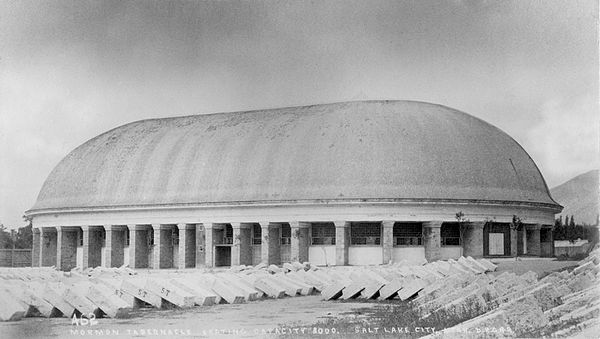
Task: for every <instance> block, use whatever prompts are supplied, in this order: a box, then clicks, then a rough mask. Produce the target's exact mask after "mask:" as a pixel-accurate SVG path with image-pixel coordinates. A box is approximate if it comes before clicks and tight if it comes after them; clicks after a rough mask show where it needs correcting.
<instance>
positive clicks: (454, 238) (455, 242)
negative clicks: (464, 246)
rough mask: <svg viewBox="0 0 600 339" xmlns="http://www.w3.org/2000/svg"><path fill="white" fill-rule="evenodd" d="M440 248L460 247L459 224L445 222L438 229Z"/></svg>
mask: <svg viewBox="0 0 600 339" xmlns="http://www.w3.org/2000/svg"><path fill="white" fill-rule="evenodd" d="M440 236H441V238H442V246H460V245H461V244H460V224H459V223H457V222H445V223H443V224H442V227H441V229H440Z"/></svg>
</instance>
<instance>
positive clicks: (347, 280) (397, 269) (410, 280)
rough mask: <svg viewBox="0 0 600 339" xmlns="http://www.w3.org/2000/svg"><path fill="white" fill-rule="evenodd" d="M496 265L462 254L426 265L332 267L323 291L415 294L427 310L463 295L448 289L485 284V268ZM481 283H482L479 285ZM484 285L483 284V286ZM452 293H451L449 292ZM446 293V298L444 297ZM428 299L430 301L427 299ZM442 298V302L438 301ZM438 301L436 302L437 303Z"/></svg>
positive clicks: (333, 294) (381, 296)
mask: <svg viewBox="0 0 600 339" xmlns="http://www.w3.org/2000/svg"><path fill="white" fill-rule="evenodd" d="M495 269H496V265H494V264H493V263H492V262H490V261H489V260H487V259H473V258H471V257H466V258H465V257H460V258H459V259H458V260H452V259H450V260H448V261H436V262H432V263H425V264H423V265H407V264H405V263H399V264H390V265H382V266H368V267H347V266H346V267H332V268H328V269H326V270H322V271H325V272H326V274H325V275H324V277H323V278H324V279H327V280H326V281H325V282H324V284H325V285H323V290H322V291H321V295H322V296H323V300H336V299H342V300H343V299H353V298H366V299H377V300H388V299H400V300H408V299H411V298H416V300H418V301H419V302H420V303H422V304H423V305H424V306H423V312H424V314H427V313H428V311H432V310H435V309H437V308H439V307H441V306H440V305H446V304H447V303H448V302H449V301H453V300H456V299H457V296H460V297H461V298H463V296H465V293H464V292H463V293H462V294H458V293H455V291H454V290H452V291H451V292H452V293H449V292H450V290H448V289H447V288H446V287H447V285H448V284H449V283H450V284H451V286H452V288H453V289H459V287H460V289H463V288H467V287H469V288H470V290H469V293H468V294H474V293H475V292H474V291H473V289H472V287H473V286H476V287H477V288H478V290H481V289H484V288H485V283H484V282H482V281H484V280H485V279H488V278H487V276H486V275H485V274H484V273H485V272H490V271H494V270H495ZM478 284H479V285H478ZM480 285H481V286H480ZM449 294H451V297H448V295H449ZM442 297H443V298H442ZM428 302H429V303H428ZM439 302H443V303H442V304H440V305H438V303H439ZM436 305H437V306H436Z"/></svg>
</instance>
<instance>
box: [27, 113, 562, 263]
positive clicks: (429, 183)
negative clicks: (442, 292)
mask: <svg viewBox="0 0 600 339" xmlns="http://www.w3.org/2000/svg"><path fill="white" fill-rule="evenodd" d="M561 209H562V207H561V206H560V205H558V204H557V203H556V202H555V201H554V200H552V198H551V197H550V194H549V191H548V187H547V186H546V183H545V181H544V178H543V177H542V175H541V174H540V171H539V170H538V168H537V167H536V165H535V163H534V162H533V160H532V159H531V158H530V157H529V155H528V154H527V153H526V152H525V151H524V150H523V148H522V147H521V146H520V145H519V144H518V143H517V142H516V141H514V140H513V139H512V138H511V137H510V136H508V135H507V134H505V133H504V132H502V131H501V130H499V129H498V128H496V127H494V126H491V125H490V124H488V123H486V122H484V121H482V120H480V119H477V118H475V117H472V116H470V115H468V114H465V113H462V112H459V111H457V110H454V109H451V108H448V107H444V106H440V105H434V104H429V103H423V102H412V101H360V102H343V103H334V104H325V105H313V106H303V107H290V108H280V109H269V110H258V111H248V112H233V113H217V114H205V115H193V116H185V117H176V118H165V119H150V120H143V121H137V122H133V123H130V124H126V125H124V126H121V127H118V128H115V129H113V130H110V131H108V132H106V133H104V134H101V135H99V136H97V137H95V138H93V139H91V140H89V141H88V142H86V143H84V144H83V145H81V146H79V147H78V148H76V149H75V150H73V151H72V152H71V153H70V154H69V155H67V156H66V157H65V158H64V159H63V160H62V161H61V162H60V163H59V164H58V165H57V166H56V168H54V170H53V171H52V173H50V175H49V176H48V178H47V180H46V182H45V183H44V185H43V187H42V189H41V192H40V194H39V196H38V199H37V202H36V203H35V205H34V206H33V208H32V209H30V210H29V211H27V212H26V215H27V216H28V217H29V218H30V219H31V220H32V224H33V227H34V253H33V257H34V259H33V265H34V266H51V265H56V266H57V267H59V268H60V269H63V270H68V269H71V268H72V267H75V266H79V267H84V268H85V267H95V266H99V265H102V266H107V267H114V266H121V265H124V264H126V265H129V266H130V267H133V268H145V267H149V268H172V267H178V268H187V267H196V266H207V267H211V266H229V265H239V264H248V265H249V264H257V263H260V262H263V263H267V264H271V263H275V264H279V263H282V262H287V261H296V260H299V261H310V262H311V263H314V264H318V265H365V264H382V263H388V262H390V261H393V262H397V261H401V260H406V261H409V262H422V261H424V260H429V261H432V260H439V259H448V258H457V257H459V256H461V255H464V256H467V255H470V256H473V257H484V256H485V257H488V256H492V257H493V256H500V257H510V256H516V255H532V256H552V255H553V241H552V227H553V224H554V215H555V213H559V212H560V211H561ZM457 215H458V216H459V217H457Z"/></svg>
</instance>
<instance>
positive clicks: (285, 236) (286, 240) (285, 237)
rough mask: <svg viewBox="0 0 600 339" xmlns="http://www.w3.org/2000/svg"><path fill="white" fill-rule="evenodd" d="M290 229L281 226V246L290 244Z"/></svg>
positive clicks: (286, 226)
mask: <svg viewBox="0 0 600 339" xmlns="http://www.w3.org/2000/svg"><path fill="white" fill-rule="evenodd" d="M291 237H292V228H291V227H290V226H288V225H281V244H282V245H289V244H291Z"/></svg>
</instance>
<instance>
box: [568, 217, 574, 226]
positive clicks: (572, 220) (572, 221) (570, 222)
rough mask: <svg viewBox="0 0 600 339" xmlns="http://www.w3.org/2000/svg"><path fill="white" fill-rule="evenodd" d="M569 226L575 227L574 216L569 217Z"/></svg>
mask: <svg viewBox="0 0 600 339" xmlns="http://www.w3.org/2000/svg"><path fill="white" fill-rule="evenodd" d="M569 226H571V227H575V216H573V215H572V216H571V221H569Z"/></svg>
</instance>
